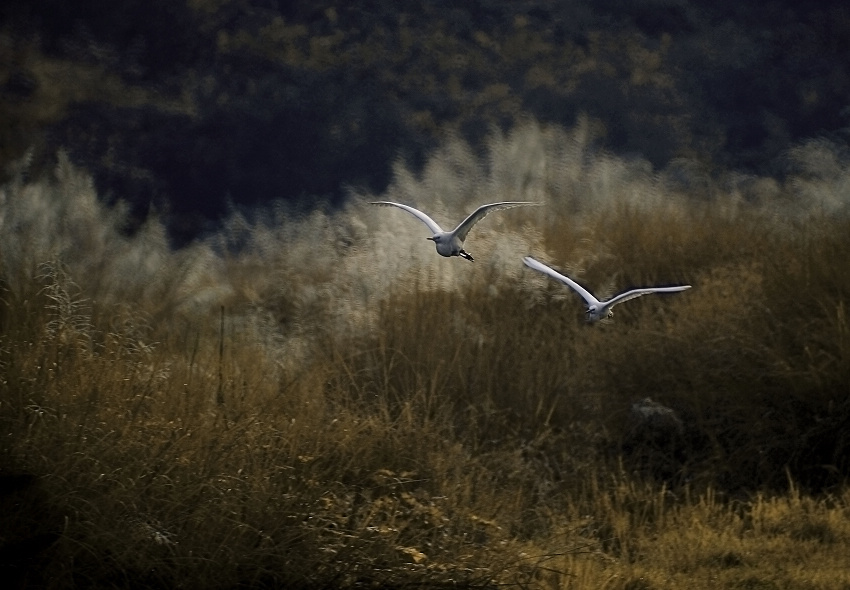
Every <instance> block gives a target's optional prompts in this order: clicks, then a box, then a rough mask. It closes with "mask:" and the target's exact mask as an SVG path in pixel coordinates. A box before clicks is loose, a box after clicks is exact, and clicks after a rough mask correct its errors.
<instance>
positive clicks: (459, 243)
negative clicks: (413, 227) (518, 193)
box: [372, 201, 540, 261]
mask: <svg viewBox="0 0 850 590" xmlns="http://www.w3.org/2000/svg"><path fill="white" fill-rule="evenodd" d="M539 204H540V203H532V202H529V201H503V202H501V203H490V204H488V205H481V206H480V207H479V208H478V209H476V210H475V211H473V212H472V213H471V214H470V215H469V217H467V218H466V219H464V220H463V221H461V222H460V223H459V224H458V226H457V227H456V228H454V229H453V230H452V231H445V230H443V228H441V227H440V225H439V224H438V223H437V222H436V221H434V220H433V219H431V218H430V217H428V215H426V214H425V213H423V212H422V211H420V210H419V209H414V208H413V207H410V206H409V205H402V204H401V203H393V202H392V201H372V205H384V206H388V207H399V208H401V209H404V210H405V211H407V212H408V213H411V214H412V215H414V216H416V217H417V218H419V220H420V221H422V223H424V224H425V225H427V226H428V229H429V230H431V233H432V234H434V235H432V236H431V237H430V238H426V239H428V240H432V241H433V242H434V244H435V245H436V246H437V253H438V254H439V255H440V256H460V257H462V258H466V259H467V260H470V261H472V260H473V258H472V256H471V255H470V254H469V252H467V251H466V250H464V249H463V241H464V240H465V239H466V234H468V233H469V230H470V229H472V226H473V225H475V224H476V223H478V222H479V221H481V219H483V218H484V216H485V215H487V214H488V213H490V212H491V211H497V210H499V209H511V208H513V207H522V206H525V205H539Z"/></svg>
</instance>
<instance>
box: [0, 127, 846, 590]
mask: <svg viewBox="0 0 850 590" xmlns="http://www.w3.org/2000/svg"><path fill="white" fill-rule="evenodd" d="M594 145H595V143H594V138H593V134H592V129H591V126H590V125H589V124H588V123H587V122H586V121H579V122H578V123H577V125H576V126H575V128H573V129H571V130H564V129H560V128H555V127H544V126H540V125H538V124H535V123H528V124H526V125H524V126H521V127H520V128H518V129H516V130H515V131H513V132H512V133H510V134H507V135H503V134H499V133H494V134H493V136H492V137H491V138H490V141H489V150H488V152H487V153H486V154H485V155H483V156H482V155H475V154H473V152H472V151H471V150H470V149H469V148H468V146H466V144H464V143H463V142H462V141H460V140H456V139H449V140H447V141H446V142H445V144H444V145H443V147H442V148H441V149H440V150H439V151H438V152H437V153H435V154H434V155H433V156H432V157H431V158H430V160H429V161H428V162H427V163H426V164H425V166H424V168H423V169H422V170H420V171H412V170H410V169H408V168H406V167H405V166H404V165H403V164H401V163H399V164H398V165H397V167H396V173H395V180H394V182H393V183H392V185H391V186H390V188H389V189H388V190H387V191H386V193H384V194H381V195H364V194H358V193H357V192H356V191H352V195H351V198H350V200H349V203H348V205H346V206H345V207H344V208H343V209H340V210H331V209H329V208H323V207H321V206H320V207H318V208H317V209H316V210H315V212H313V213H311V214H308V215H296V214H295V213H293V212H291V211H288V210H287V209H286V208H285V207H283V206H281V207H278V208H276V209H270V210H269V211H267V212H265V213H263V214H259V213H258V214H257V215H256V218H254V219H249V218H248V217H246V216H244V215H240V214H238V213H234V214H233V216H232V218H231V219H230V220H229V221H228V223H227V225H226V227H225V228H223V229H222V230H221V231H219V232H218V233H216V234H214V235H210V236H207V237H206V238H205V239H203V240H199V241H197V242H196V243H194V244H193V245H191V246H189V247H187V248H184V249H181V250H177V251H174V250H171V249H170V248H169V247H168V244H167V239H166V235H165V230H164V228H163V226H162V224H161V223H160V222H159V221H157V220H156V219H155V218H152V219H150V220H149V221H148V223H147V224H146V225H145V226H144V227H142V229H141V230H140V231H139V232H138V233H136V234H134V235H132V236H127V235H125V233H124V232H122V228H123V227H124V225H123V224H124V219H125V214H124V209H123V208H122V206H120V205H119V206H116V207H114V208H107V207H105V206H104V205H102V204H101V203H100V202H99V201H98V199H97V198H96V195H95V192H94V189H93V187H92V182H91V180H90V178H89V177H88V175H87V174H86V173H85V171H82V170H78V169H75V168H74V167H73V166H72V165H71V164H69V162H68V160H67V158H65V157H64V156H63V155H61V154H60V155H59V158H58V164H57V167H56V173H55V175H54V177H53V178H44V179H30V178H28V177H27V175H26V166H25V165H24V164H22V165H21V171H20V172H19V173H18V174H17V175H16V176H15V178H14V179H13V180H12V181H11V182H9V183H8V184H6V185H5V186H3V187H2V190H0V377H1V378H0V437H2V438H0V441H2V443H0V444H2V447H0V448H2V455H0V460H2V463H0V470H2V471H0V520H2V526H0V569H2V573H3V575H4V576H5V577H7V579H10V580H12V581H13V582H14V583H15V584H16V586H17V587H47V588H74V587H108V588H130V587H133V588H136V587H146V588H178V587H182V588H301V587H304V588H311V587H314V588H399V587H414V586H415V587H453V588H458V587H460V588H473V587H481V588H489V587H501V586H516V587H519V588H542V589H550V588H551V589H555V588H559V589H567V588H569V589H585V588H593V589H599V588H610V589H623V590H625V589H629V590H638V589H641V590H650V589H674V588H689V589H699V588H706V589H709V588H710V589H716V588H741V589H797V588H799V589H803V588H806V589H810V588H817V589H847V588H850V550H848V549H850V488H848V487H847V486H846V485H845V479H846V475H847V473H848V469H850V461H848V459H849V458H850V455H848V450H850V440H848V434H847V433H848V429H847V424H848V421H850V401H848V400H849V399H850V398H848V394H850V325H848V319H847V315H846V314H847V309H846V308H847V305H848V295H850V273H848V272H847V260H848V259H850V231H848V230H850V223H848V215H847V213H848V211H847V202H848V197H847V194H848V193H847V191H846V188H847V186H848V182H850V166H848V163H847V162H845V161H844V160H843V159H842V155H841V154H840V153H839V152H838V151H837V150H835V149H833V147H832V146H831V145H830V144H828V143H827V142H825V141H820V142H811V143H809V144H806V145H802V146H799V147H798V148H795V149H794V150H792V151H791V152H789V154H788V162H787V166H788V168H789V170H790V173H789V175H788V177H787V178H784V179H782V180H781V181H779V180H776V179H770V178H753V177H740V176H734V175H731V174H730V175H726V176H724V180H723V181H719V180H717V175H710V174H708V173H707V172H706V173H704V172H702V171H701V169H700V167H699V165H698V164H696V163H693V162H687V161H679V162H675V163H673V164H671V166H670V167H669V168H668V169H666V170H663V171H654V170H652V169H651V167H649V166H648V165H647V164H646V163H645V162H643V161H641V160H625V159H622V158H617V157H614V156H612V155H610V154H606V153H604V152H600V151H599V150H598V149H596V148H595V147H594ZM377 198H380V199H388V200H399V201H403V202H407V203H411V204H414V205H416V206H417V207H420V208H422V209H424V210H426V211H428V212H429V213H431V214H432V216H433V217H435V219H437V220H438V221H439V222H441V223H443V222H445V225H452V224H453V223H454V222H456V221H457V220H459V219H461V218H462V216H463V215H464V214H465V213H467V212H468V211H470V210H471V209H472V208H474V207H475V206H477V205H478V204H481V203H484V202H490V201H496V200H531V201H537V202H540V203H542V204H543V206H541V207H534V208H522V209H513V210H510V211H504V212H497V213H494V214H492V215H490V216H488V217H487V218H486V219H485V220H484V221H482V222H481V223H480V224H479V225H477V226H476V227H475V228H474V229H473V230H472V232H471V233H470V236H469V238H468V240H467V242H466V249H467V250H468V251H469V252H471V253H472V254H473V255H474V256H475V258H476V261H475V262H474V263H469V262H467V261H465V260H462V259H459V258H453V259H445V258H441V257H439V256H438V255H437V254H436V253H435V252H434V247H433V244H432V243H430V242H427V241H426V240H425V239H424V238H425V237H426V236H427V235H428V234H427V232H426V230H425V228H424V226H423V225H422V224H421V223H420V222H418V221H417V220H415V219H414V218H413V217H411V216H410V215H408V214H406V213H404V212H402V211H397V210H392V209H386V208H378V207H370V206H369V205H368V204H367V201H369V200H375V199H377ZM525 255H532V256H534V257H535V258H537V259H539V260H541V261H543V262H545V263H547V264H549V265H551V266H553V267H555V268H557V269H559V270H560V271H562V272H565V273H568V274H570V275H571V276H573V277H574V278H576V279H577V280H579V281H580V282H581V283H582V284H584V285H586V286H587V287H588V288H589V289H590V290H591V291H593V292H594V293H596V294H597V295H599V296H606V295H611V294H613V293H616V292H619V291H621V290H623V289H625V288H628V287H634V286H642V285H655V284H665V285H672V284H682V283H687V284H690V285H692V286H693V288H692V289H690V290H689V291H686V292H684V293H679V294H675V295H670V296H647V297H643V298H640V299H637V300H634V301H630V302H628V303H624V304H623V305H622V306H618V307H617V308H616V309H615V314H616V315H615V316H614V318H613V320H612V321H610V322H604V323H600V324H597V325H587V324H585V322H584V320H583V307H582V305H581V302H580V300H579V298H578V296H576V295H575V294H574V293H572V292H570V291H568V290H567V289H566V288H564V287H563V286H562V285H560V284H556V283H555V282H554V281H552V280H549V279H547V278H546V277H544V276H542V275H541V274H540V273H536V272H534V271H532V270H530V269H527V268H525V267H524V266H523V265H522V263H521V258H522V257H523V256H525ZM647 397H648V398H651V399H652V400H654V401H655V402H657V403H658V404H661V405H662V406H663V407H664V408H668V409H669V410H671V411H672V412H674V413H675V420H674V421H673V422H670V421H668V422H658V423H651V422H650V423H647V422H642V421H640V420H639V419H637V418H636V412H635V407H636V406H635V404H638V403H639V402H640V400H643V399H644V398H647ZM671 424H672V425H673V426H671Z"/></svg>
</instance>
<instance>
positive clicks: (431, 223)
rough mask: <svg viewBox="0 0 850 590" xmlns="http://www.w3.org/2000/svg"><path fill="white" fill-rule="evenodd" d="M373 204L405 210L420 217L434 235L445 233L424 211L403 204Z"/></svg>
mask: <svg viewBox="0 0 850 590" xmlns="http://www.w3.org/2000/svg"><path fill="white" fill-rule="evenodd" d="M371 204H372V205H382V206H385V207H399V208H401V209H404V210H405V211H407V212H408V213H411V214H413V215H415V216H416V217H418V218H419V220H420V221H422V223H424V224H425V225H427V226H428V229H430V230H431V233H432V234H440V233H443V228H441V227H440V224H438V223H437V222H436V221H434V220H433V219H431V218H430V217H428V216H427V215H425V214H424V213H422V211H420V210H419V209H414V208H413V207H410V206H408V205H402V204H401V203H393V202H392V201H371Z"/></svg>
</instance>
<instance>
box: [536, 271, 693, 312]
mask: <svg viewBox="0 0 850 590" xmlns="http://www.w3.org/2000/svg"><path fill="white" fill-rule="evenodd" d="M522 261H523V262H524V263H525V265H526V266H527V267H529V268H533V269H534V270H538V271H540V272H542V273H544V274H547V275H549V276H550V277H552V278H553V279H555V280H558V281H561V282H562V283H564V284H565V285H567V286H568V287H570V288H571V289H573V290H574V291H575V292H576V293H578V294H579V295H581V296H582V298H583V299H584V301H585V302H586V303H587V321H589V322H596V321H599V320H601V319H602V318H606V317H611V316H613V315H614V312H613V311H611V308H612V307H614V306H615V305H617V304H618V303H622V302H623V301H628V300H629V299H634V298H635V297H640V296H641V295H646V294H647V293H677V292H679V291H684V290H685V289H690V288H691V286H690V285H679V286H676V287H644V288H642V289H632V290H631V291H626V292H625V293H620V294H619V295H617V296H616V297H612V298H611V299H609V300H607V301H599V300H598V299H597V298H596V297H594V296H593V295H592V294H591V293H590V291H588V290H587V289H585V288H584V287H582V286H581V285H579V284H578V283H576V282H575V281H574V280H572V279H571V278H570V277H567V276H564V275H562V274H561V273H559V272H557V271H556V270H553V269H551V268H549V267H548V266H546V265H545V264H543V263H542V262H538V261H537V260H535V259H534V258H532V257H531V256H526V257H525V258H523V259H522Z"/></svg>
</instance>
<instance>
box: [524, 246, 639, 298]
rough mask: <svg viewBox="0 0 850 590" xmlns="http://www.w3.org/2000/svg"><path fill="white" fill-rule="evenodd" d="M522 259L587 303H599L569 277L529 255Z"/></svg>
mask: <svg viewBox="0 0 850 590" xmlns="http://www.w3.org/2000/svg"><path fill="white" fill-rule="evenodd" d="M522 261H523V262H524V263H525V265H526V266H527V267H529V268H533V269H534V270H539V271H540V272H542V273H544V274H547V275H549V276H550V277H552V278H553V279H555V280H557V281H561V282H562V283H564V284H565V285H566V286H568V287H570V288H571V289H573V290H574V291H575V292H576V293H578V294H579V295H581V296H582V299H584V300H585V301H586V302H587V304H588V305H598V304H599V300H598V299H596V297H594V296H593V295H591V294H590V291H588V290H587V289H585V288H584V287H582V286H581V285H579V284H578V283H576V282H575V281H574V280H572V279H571V278H570V277H565V276H564V275H562V274H561V273H559V272H558V271H556V270H553V269H551V268H549V267H548V266H546V265H545V264H543V263H542V262H538V261H536V260H535V259H534V258H532V257H531V256H526V257H525V258H523V259H522ZM635 297H637V295H635Z"/></svg>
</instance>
